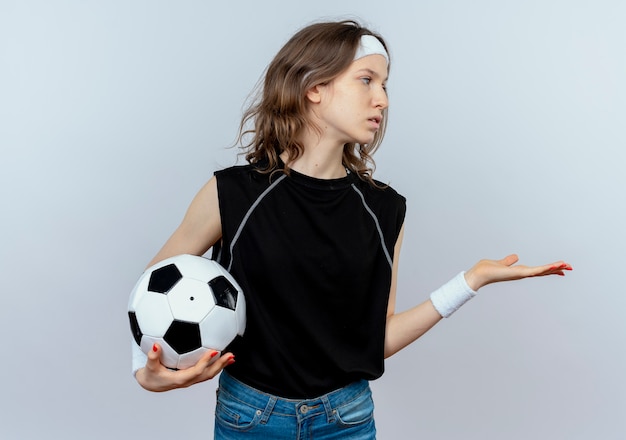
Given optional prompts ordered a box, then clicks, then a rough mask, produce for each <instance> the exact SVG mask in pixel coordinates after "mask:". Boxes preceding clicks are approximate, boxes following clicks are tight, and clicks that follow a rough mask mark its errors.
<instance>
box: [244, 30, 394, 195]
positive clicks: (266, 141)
mask: <svg viewBox="0 0 626 440" xmlns="http://www.w3.org/2000/svg"><path fill="white" fill-rule="evenodd" d="M362 35H373V36H375V37H376V38H378V39H379V40H380V42H381V43H382V44H383V47H385V49H387V46H386V45H385V42H384V40H383V39H382V37H380V36H379V35H377V34H375V33H373V32H372V31H370V30H369V29H367V28H365V27H362V26H361V25H359V24H358V23H357V22H355V21H352V20H344V21H338V22H322V23H315V24H311V25H309V26H307V27H305V28H303V29H301V30H300V31H298V32H297V33H296V34H295V35H294V36H293V37H291V39H290V40H289V41H288V42H287V43H286V44H285V45H284V46H283V47H282V49H281V50H280V51H279V52H278V53H277V54H276V56H275V57H274V59H273V60H272V62H271V63H270V64H269V66H268V67H267V70H266V72H265V77H264V80H263V84H262V88H260V89H259V90H258V91H257V96H256V99H255V100H254V101H253V102H252V104H251V105H250V106H249V107H248V108H247V110H245V112H244V114H243V117H242V120H241V124H240V127H239V135H238V140H239V143H240V145H241V148H242V149H243V150H244V152H243V154H245V158H246V160H247V161H248V162H249V163H259V162H260V161H263V160H267V166H266V167H264V168H263V171H264V172H272V171H275V170H277V169H278V164H279V163H280V162H279V158H278V156H279V154H281V153H282V152H283V151H287V152H288V156H289V158H290V160H294V159H295V158H297V157H299V156H300V155H301V154H302V150H303V146H302V145H301V144H300V143H299V142H298V140H297V137H298V135H299V134H300V132H301V130H302V129H303V128H305V127H306V126H307V124H310V121H309V120H308V119H307V116H306V115H307V113H306V101H305V95H306V92H307V90H309V89H310V88H311V87H313V86H315V85H317V84H324V83H328V82H330V81H332V80H333V79H334V78H336V77H337V76H338V75H339V74H341V73H342V72H343V71H344V70H345V69H347V68H348V66H349V65H350V64H351V63H352V61H353V59H354V55H355V53H356V50H357V47H358V45H359V43H360V39H361V36H362ZM386 116H387V109H385V110H384V111H383V120H382V124H381V127H380V129H379V130H378V132H377V133H376V134H375V136H374V140H373V141H372V142H371V143H370V144H367V145H361V144H355V143H349V144H346V145H345V146H344V151H343V165H344V166H345V167H346V168H348V169H349V170H350V171H351V172H354V173H356V174H357V175H358V176H359V177H360V178H361V179H363V180H366V181H369V182H370V183H372V184H374V182H373V179H372V174H373V172H374V169H375V163H374V160H373V158H372V155H373V153H374V152H375V151H376V149H377V148H378V146H379V145H380V143H381V141H382V138H383V136H384V134H385V128H386V121H387V117H386ZM250 125H253V127H250ZM246 127H248V128H246ZM245 137H250V138H251V139H250V140H249V142H245V141H244V138H245ZM287 165H288V164H286V165H285V170H284V171H285V172H286V173H288V169H287Z"/></svg>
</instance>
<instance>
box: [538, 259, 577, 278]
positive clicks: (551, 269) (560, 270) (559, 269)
mask: <svg viewBox="0 0 626 440" xmlns="http://www.w3.org/2000/svg"><path fill="white" fill-rule="evenodd" d="M538 269H539V271H538V274H537V275H535V276H543V275H560V276H564V275H565V272H564V271H566V270H568V271H569V270H572V266H571V265H570V264H568V263H565V262H563V261H558V262H556V263H552V264H547V265H545V266H543V267H541V268H538Z"/></svg>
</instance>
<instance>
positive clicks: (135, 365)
mask: <svg viewBox="0 0 626 440" xmlns="http://www.w3.org/2000/svg"><path fill="white" fill-rule="evenodd" d="M131 344H132V347H131V353H132V371H133V376H134V375H136V374H137V370H139V369H140V368H143V367H145V365H146V362H147V361H148V356H146V354H145V353H144V352H143V351H142V350H141V348H140V347H139V345H137V343H136V342H135V341H134V340H133V341H132V342H131Z"/></svg>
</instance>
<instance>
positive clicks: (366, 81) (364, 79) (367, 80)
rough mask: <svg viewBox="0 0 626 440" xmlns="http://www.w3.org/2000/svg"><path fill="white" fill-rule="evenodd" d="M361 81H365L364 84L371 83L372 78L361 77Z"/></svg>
mask: <svg viewBox="0 0 626 440" xmlns="http://www.w3.org/2000/svg"><path fill="white" fill-rule="evenodd" d="M361 81H363V84H366V85H369V83H370V82H371V81H372V78H370V77H369V76H364V77H362V78H361Z"/></svg>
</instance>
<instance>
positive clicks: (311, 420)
mask: <svg viewBox="0 0 626 440" xmlns="http://www.w3.org/2000/svg"><path fill="white" fill-rule="evenodd" d="M375 438H376V426H375V424H374V402H373V400H372V392H371V390H370V387H369V383H368V382H367V381H365V380H362V381H358V382H354V383H352V384H350V385H348V386H346V387H344V388H341V389H339V390H337V391H333V392H331V393H328V394H325V395H323V396H321V397H318V398H315V399H307V400H293V399H283V398H280V397H277V396H273V395H271V394H266V393H263V392H261V391H258V390H256V389H254V388H251V387H249V386H247V385H245V384H243V383H241V382H240V381H238V380H237V379H235V378H233V377H232V376H230V375H229V374H228V373H227V372H225V371H222V373H221V375H220V380H219V388H218V390H217V405H216V408H215V440H236V439H263V440H282V439H284V440H307V439H315V440H335V439H341V440H374V439H375Z"/></svg>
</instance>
